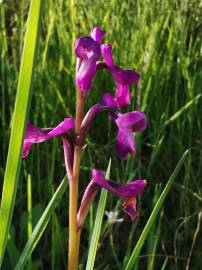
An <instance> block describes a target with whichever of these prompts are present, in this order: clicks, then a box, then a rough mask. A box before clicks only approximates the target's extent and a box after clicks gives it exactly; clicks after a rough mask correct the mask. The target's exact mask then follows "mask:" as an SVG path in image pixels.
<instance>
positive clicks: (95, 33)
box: [90, 27, 105, 43]
mask: <svg viewBox="0 0 202 270" xmlns="http://www.w3.org/2000/svg"><path fill="white" fill-rule="evenodd" d="M104 35H105V31H103V30H102V29H101V28H99V27H95V28H93V29H92V30H91V33H90V36H91V37H92V38H93V39H94V40H95V41H96V42H98V43H100V42H101V40H102V39H103V37H104Z"/></svg>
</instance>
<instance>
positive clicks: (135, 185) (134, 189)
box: [77, 169, 147, 228]
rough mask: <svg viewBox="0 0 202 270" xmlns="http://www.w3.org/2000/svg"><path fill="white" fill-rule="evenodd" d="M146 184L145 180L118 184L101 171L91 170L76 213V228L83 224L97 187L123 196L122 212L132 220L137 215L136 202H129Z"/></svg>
mask: <svg viewBox="0 0 202 270" xmlns="http://www.w3.org/2000/svg"><path fill="white" fill-rule="evenodd" d="M146 186H147V181H146V180H133V181H132V182H130V183H128V184H119V183H118V182H117V181H110V180H107V179H106V178H105V176H104V173H103V172H102V171H100V170H97V169H94V170H93V171H92V180H91V182H90V183H89V185H88V187H87V189H86V191H85V193H84V196H83V199H82V201H81V206H80V209H79V212H78V215H77V225H78V228H80V227H81V226H82V225H83V223H84V221H85V218H86V216H87V214H88V211H89V208H90V205H91V203H92V201H93V200H94V198H95V195H96V194H97V191H98V190H99V188H104V189H106V190H108V191H109V192H112V193H114V194H115V195H116V196H119V197H122V198H124V212H126V213H127V214H129V216H130V217H131V219H132V220H134V219H135V218H136V217H137V211H136V204H134V203H131V202H132V201H133V202H134V200H133V199H132V198H136V197H137V196H138V195H140V194H141V193H142V192H143V191H144V189H145V187H146Z"/></svg>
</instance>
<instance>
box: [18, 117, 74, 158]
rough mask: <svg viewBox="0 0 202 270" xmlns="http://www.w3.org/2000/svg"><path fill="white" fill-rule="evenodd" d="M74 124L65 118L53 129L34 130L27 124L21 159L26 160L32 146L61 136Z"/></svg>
mask: <svg viewBox="0 0 202 270" xmlns="http://www.w3.org/2000/svg"><path fill="white" fill-rule="evenodd" d="M74 126H75V122H74V119H72V118H65V119H64V121H63V122H61V123H60V124H59V125H58V126H57V127H55V128H36V127H34V126H33V125H32V124H31V123H28V124H27V130H26V134H25V139H24V145H23V152H22V157H23V158H26V157H27V155H28V154H29V150H30V147H31V145H32V144H35V143H41V142H44V141H47V140H49V139H50V138H53V137H57V136H59V135H62V134H63V133H65V132H68V131H69V130H70V129H72V128H74Z"/></svg>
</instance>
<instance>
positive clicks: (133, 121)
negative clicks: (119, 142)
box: [116, 111, 147, 132]
mask: <svg viewBox="0 0 202 270" xmlns="http://www.w3.org/2000/svg"><path fill="white" fill-rule="evenodd" d="M116 124H117V126H118V127H119V129H121V130H124V131H126V132H141V131H143V130H144V129H145V128H146V126H147V118H146V115H145V114H144V113H143V112H140V111H133V112H128V113H124V114H119V115H118V118H117V119H116Z"/></svg>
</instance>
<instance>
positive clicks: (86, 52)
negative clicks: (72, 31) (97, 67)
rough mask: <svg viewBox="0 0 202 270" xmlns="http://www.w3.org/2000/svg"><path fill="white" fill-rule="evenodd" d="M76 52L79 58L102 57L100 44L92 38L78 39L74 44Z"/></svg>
mask: <svg viewBox="0 0 202 270" xmlns="http://www.w3.org/2000/svg"><path fill="white" fill-rule="evenodd" d="M74 51H75V54H76V56H77V57H78V58H80V59H89V58H99V57H100V53H101V51H100V44H99V43H98V42H96V41H95V40H94V39H92V38H91V37H81V38H78V39H77V40H76V41H75V43H74Z"/></svg>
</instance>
